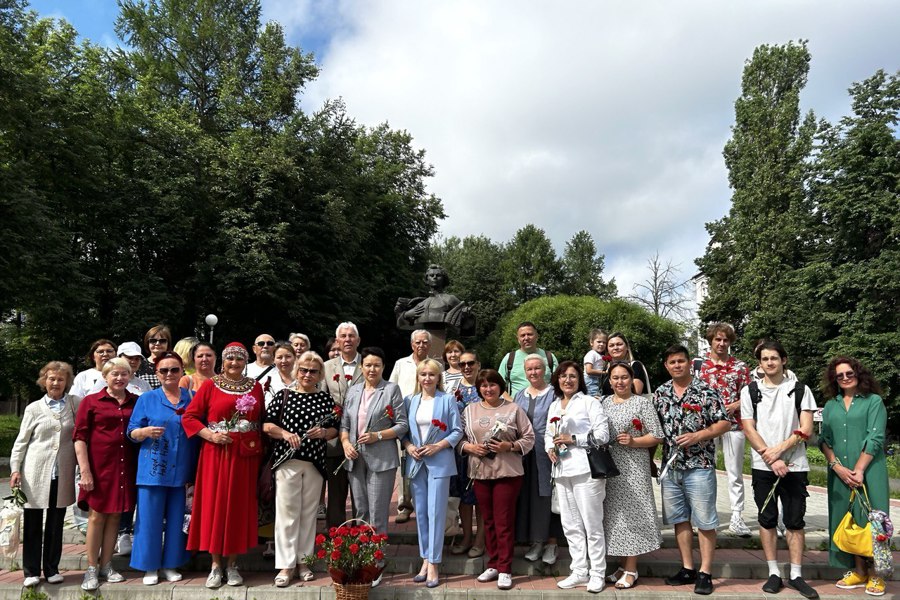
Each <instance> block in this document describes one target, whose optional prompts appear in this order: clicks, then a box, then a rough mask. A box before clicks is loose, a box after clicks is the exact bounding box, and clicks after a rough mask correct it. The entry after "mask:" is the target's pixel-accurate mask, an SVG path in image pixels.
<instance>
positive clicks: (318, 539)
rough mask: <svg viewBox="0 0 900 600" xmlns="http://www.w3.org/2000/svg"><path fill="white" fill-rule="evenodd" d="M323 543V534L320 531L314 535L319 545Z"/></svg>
mask: <svg viewBox="0 0 900 600" xmlns="http://www.w3.org/2000/svg"><path fill="white" fill-rule="evenodd" d="M324 543H325V536H324V535H322V534H321V533H320V534H319V535H317V536H316V544H318V545H321V544H324Z"/></svg>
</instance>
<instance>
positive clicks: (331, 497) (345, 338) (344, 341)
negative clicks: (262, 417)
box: [322, 321, 363, 527]
mask: <svg viewBox="0 0 900 600" xmlns="http://www.w3.org/2000/svg"><path fill="white" fill-rule="evenodd" d="M334 337H335V338H336V340H337V343H338V345H339V346H340V349H341V353H340V355H338V356H336V357H335V358H332V359H331V360H329V361H327V362H326V363H325V372H324V374H323V378H322V385H323V386H324V387H325V389H326V391H327V392H328V393H329V394H331V397H332V398H334V401H335V403H336V404H339V405H341V406H343V405H344V400H346V399H347V392H348V391H349V390H350V387H351V386H353V385H356V384H357V383H360V382H361V381H362V380H363V376H362V365H361V364H360V363H361V360H360V357H359V352H358V349H359V330H358V329H357V328H356V325H354V324H353V323H351V322H349V321H347V322H344V323H341V324H340V325H338V326H337V330H335V333H334ZM343 460H344V451H343V449H342V448H341V444H340V441H339V439H338V438H335V439H333V440H331V441H329V442H328V446H327V449H326V455H325V468H326V476H327V484H328V506H327V508H326V512H325V522H326V524H327V525H328V527H337V526H338V525H340V524H341V523H343V522H344V521H346V520H347V492H348V491H349V489H350V488H349V486H350V484H349V481H348V479H347V471H345V470H344V469H340V470H338V466H339V465H340V464H341V462H343ZM336 470H337V471H338V472H337V474H335V471H336ZM350 502H351V504H352V503H353V498H352V497H351V498H350ZM354 512H355V511H354Z"/></svg>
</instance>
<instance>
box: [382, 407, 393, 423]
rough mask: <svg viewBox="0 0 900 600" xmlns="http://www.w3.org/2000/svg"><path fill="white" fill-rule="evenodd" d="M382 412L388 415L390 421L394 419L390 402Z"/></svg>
mask: <svg viewBox="0 0 900 600" xmlns="http://www.w3.org/2000/svg"><path fill="white" fill-rule="evenodd" d="M384 414H386V415H387V416H388V417H390V419H391V421H393V420H394V407H393V406H391V405H390V404H388V405H387V406H386V407H385V408H384Z"/></svg>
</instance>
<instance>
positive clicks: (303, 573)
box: [297, 565, 316, 581]
mask: <svg viewBox="0 0 900 600" xmlns="http://www.w3.org/2000/svg"><path fill="white" fill-rule="evenodd" d="M297 578H298V579H299V580H300V581H312V580H313V579H315V578H316V576H315V574H314V573H313V572H312V571H310V570H309V567H307V566H306V565H302V566H301V567H300V568H299V569H298V570H297Z"/></svg>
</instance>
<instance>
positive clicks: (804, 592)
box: [788, 577, 819, 600]
mask: <svg viewBox="0 0 900 600" xmlns="http://www.w3.org/2000/svg"><path fill="white" fill-rule="evenodd" d="M788 585H789V586H791V587H792V588H794V589H795V590H797V591H798V592H800V595H801V596H803V597H804V598H810V600H815V599H816V598H818V597H819V592H817V591H816V590H814V589H812V588H811V587H809V584H808V583H806V581H804V580H803V578H802V577H795V578H793V579H789V580H788Z"/></svg>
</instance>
